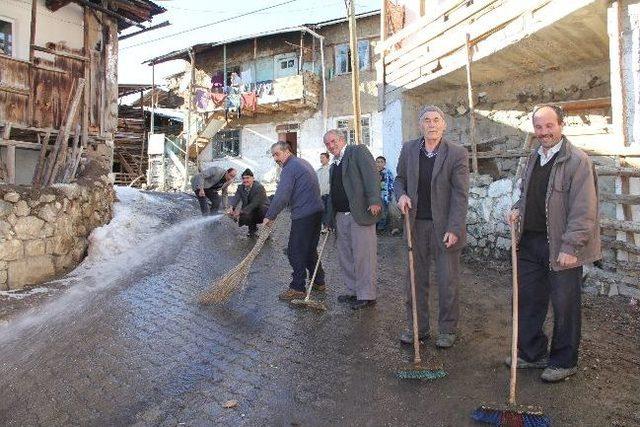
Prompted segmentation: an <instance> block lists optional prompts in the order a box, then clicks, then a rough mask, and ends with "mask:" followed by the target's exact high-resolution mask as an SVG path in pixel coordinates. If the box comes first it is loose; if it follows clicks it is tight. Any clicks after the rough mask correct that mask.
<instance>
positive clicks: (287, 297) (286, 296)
mask: <svg viewBox="0 0 640 427" xmlns="http://www.w3.org/2000/svg"><path fill="white" fill-rule="evenodd" d="M304 297H305V293H304V292H300V291H296V290H295V289H291V288H289V289H287V290H286V291H284V292H282V293H281V294H280V295H278V298H279V299H280V300H281V301H291V300H292V299H303V298H304Z"/></svg>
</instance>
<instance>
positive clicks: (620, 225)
mask: <svg viewBox="0 0 640 427" xmlns="http://www.w3.org/2000/svg"><path fill="white" fill-rule="evenodd" d="M600 227H602V228H604V229H607V230H616V231H625V232H630V233H640V222H637V221H621V220H618V219H610V218H601V219H600Z"/></svg>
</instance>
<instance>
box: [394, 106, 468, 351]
mask: <svg viewBox="0 0 640 427" xmlns="http://www.w3.org/2000/svg"><path fill="white" fill-rule="evenodd" d="M418 122H419V125H420V129H421V131H422V134H423V137H421V138H418V139H415V140H413V141H407V142H405V143H404V144H403V146H402V150H401V152H400V159H399V160H398V168H397V176H396V180H395V182H394V191H395V193H396V198H397V199H398V207H399V208H400V211H401V212H402V213H403V214H405V215H409V219H410V223H411V228H412V231H413V250H414V260H415V266H414V268H415V274H416V298H417V306H418V328H419V336H420V339H427V338H428V336H429V268H430V263H431V256H432V255H435V260H436V264H435V265H436V280H437V282H438V305H439V310H438V338H437V340H436V346H438V347H441V348H448V347H451V346H452V345H453V343H454V342H455V340H456V329H457V326H458V316H459V306H458V286H459V282H460V252H461V250H462V247H463V246H464V245H465V243H466V216H467V205H468V198H469V163H468V154H467V150H466V149H465V148H464V147H462V146H461V145H456V144H453V143H451V142H448V141H446V140H445V139H443V138H442V134H443V133H444V130H445V129H446V126H447V123H446V121H445V117H444V113H443V112H442V110H440V108H438V107H435V106H433V105H428V106H425V107H423V108H422V109H421V110H420V112H419V115H418ZM408 276H409V273H408V272H407V288H408V289H410V282H409V277H408ZM407 294H408V296H407V321H408V325H409V327H408V328H407V330H406V331H405V332H403V333H402V334H401V336H400V341H401V342H402V343H404V344H412V343H413V333H412V326H411V325H412V311H411V293H410V291H408V292H407Z"/></svg>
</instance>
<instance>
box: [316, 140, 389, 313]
mask: <svg viewBox="0 0 640 427" xmlns="http://www.w3.org/2000/svg"><path fill="white" fill-rule="evenodd" d="M324 144H325V146H326V147H327V150H328V151H329V152H330V153H331V154H332V155H333V157H334V161H333V164H332V165H331V169H330V171H329V187H330V191H329V203H328V206H327V208H328V209H329V214H328V215H327V217H328V218H329V221H331V223H330V224H327V226H328V227H329V228H334V226H335V229H336V232H337V238H338V258H339V261H340V266H341V267H342V272H343V277H344V281H345V285H346V287H347V293H346V294H345V295H341V296H339V297H338V301H340V302H344V303H347V304H350V305H351V308H352V309H354V310H360V309H362V308H366V307H370V306H373V305H374V304H375V303H376V297H377V295H376V281H377V272H376V270H377V257H378V251H377V237H376V222H378V220H379V219H380V212H381V209H382V201H381V199H380V177H379V175H378V172H377V169H376V163H375V160H374V159H373V156H372V155H371V153H370V152H369V150H368V149H367V147H365V146H364V145H347V142H346V139H345V135H344V134H343V133H342V132H341V131H339V130H337V129H332V130H330V131H328V132H327V133H325V135H324Z"/></svg>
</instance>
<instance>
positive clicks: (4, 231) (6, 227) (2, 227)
mask: <svg viewBox="0 0 640 427" xmlns="http://www.w3.org/2000/svg"><path fill="white" fill-rule="evenodd" d="M14 234H15V233H14V232H13V229H12V228H11V224H9V223H8V222H6V221H0V236H1V237H2V238H4V239H6V240H9V239H11V238H12V237H13V235H14Z"/></svg>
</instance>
